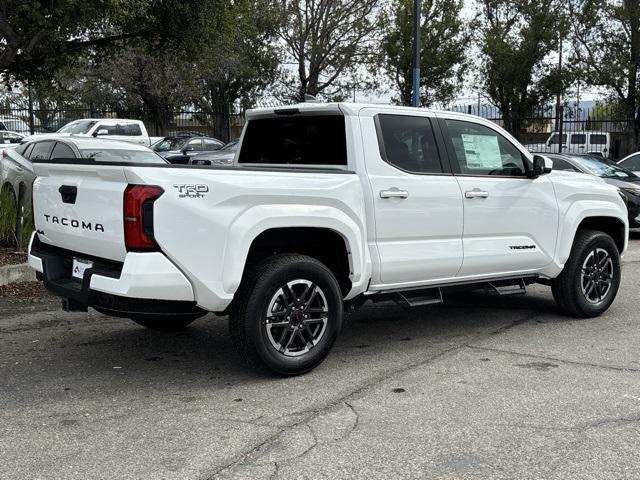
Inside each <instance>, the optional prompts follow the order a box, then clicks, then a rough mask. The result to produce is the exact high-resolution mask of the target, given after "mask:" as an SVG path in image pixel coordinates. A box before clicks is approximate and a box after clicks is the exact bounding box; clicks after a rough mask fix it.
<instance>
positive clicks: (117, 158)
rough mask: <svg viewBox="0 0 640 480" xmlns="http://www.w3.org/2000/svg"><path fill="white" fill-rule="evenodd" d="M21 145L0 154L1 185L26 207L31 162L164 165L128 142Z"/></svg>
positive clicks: (66, 140)
mask: <svg viewBox="0 0 640 480" xmlns="http://www.w3.org/2000/svg"><path fill="white" fill-rule="evenodd" d="M32 138H33V140H31V141H28V142H26V143H23V144H21V145H20V146H18V147H17V148H14V149H5V150H3V151H2V157H1V159H0V166H1V170H0V171H1V176H0V179H1V185H2V191H3V192H9V193H10V194H12V195H13V198H14V199H16V200H17V199H18V195H19V193H20V191H21V189H23V191H24V194H25V205H30V199H31V186H32V184H33V181H34V180H35V174H34V173H33V167H32V164H31V162H32V161H33V160H34V159H39V160H59V159H70V160H73V159H78V158H91V159H93V160H95V161H96V162H101V161H102V162H106V161H109V162H121V163H167V162H166V161H165V160H164V159H163V158H161V157H160V156H159V155H157V154H156V153H155V152H153V151H152V150H151V149H150V148H148V147H145V146H142V145H136V144H133V143H129V142H121V141H116V140H107V139H99V138H92V137H90V138H86V137H65V138H58V139H53V138H46V137H45V138H43V139H42V140H38V139H37V137H32Z"/></svg>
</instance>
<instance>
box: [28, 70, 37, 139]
mask: <svg viewBox="0 0 640 480" xmlns="http://www.w3.org/2000/svg"><path fill="white" fill-rule="evenodd" d="M27 93H28V95H29V98H28V100H29V134H30V135H33V134H34V133H35V128H34V125H33V124H34V122H33V93H32V92H31V81H29V82H27Z"/></svg>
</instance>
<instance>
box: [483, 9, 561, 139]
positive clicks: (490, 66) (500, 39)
mask: <svg viewBox="0 0 640 480" xmlns="http://www.w3.org/2000/svg"><path fill="white" fill-rule="evenodd" d="M480 21H481V26H480V29H479V42H480V50H481V52H482V57H483V58H482V63H481V66H480V74H481V77H482V81H483V87H484V90H485V93H486V94H487V96H488V97H489V99H490V100H491V101H492V103H494V104H495V105H496V106H497V107H498V108H500V110H501V112H502V115H503V118H504V120H505V126H506V127H507V129H508V130H510V131H511V132H512V133H513V134H514V135H516V136H517V135H518V134H519V131H520V128H521V120H520V119H522V118H524V117H525V116H526V115H527V114H529V113H530V112H531V110H532V109H533V108H534V107H536V106H539V105H543V104H544V103H545V102H547V101H548V100H549V99H550V98H551V97H552V96H553V95H555V94H557V93H559V92H561V91H563V90H564V89H565V88H566V85H567V75H568V72H566V71H565V72H563V73H560V72H559V71H558V69H557V67H556V65H554V64H552V63H550V62H549V61H548V59H547V57H548V56H549V55H550V54H553V53H554V52H557V51H558V46H559V42H560V38H561V37H562V36H563V34H564V31H565V29H566V17H565V15H564V14H563V2H562V1H561V0H481V19H480ZM555 54H556V55H557V53H555Z"/></svg>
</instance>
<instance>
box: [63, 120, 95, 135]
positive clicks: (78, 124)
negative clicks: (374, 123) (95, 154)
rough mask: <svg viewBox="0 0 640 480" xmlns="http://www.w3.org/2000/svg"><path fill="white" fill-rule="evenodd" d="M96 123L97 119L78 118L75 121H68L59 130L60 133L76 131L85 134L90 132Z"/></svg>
mask: <svg viewBox="0 0 640 480" xmlns="http://www.w3.org/2000/svg"><path fill="white" fill-rule="evenodd" d="M96 123H98V122H96V121H95V120H76V121H75V122H71V123H67V124H66V125H65V126H64V127H62V128H61V129H60V130H58V133H75V134H83V133H88V132H89V130H91V127H93V126H94V125H95V124H96Z"/></svg>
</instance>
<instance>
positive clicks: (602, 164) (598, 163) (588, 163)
mask: <svg viewBox="0 0 640 480" xmlns="http://www.w3.org/2000/svg"><path fill="white" fill-rule="evenodd" d="M571 158H572V159H573V160H574V161H576V162H578V163H579V164H580V165H581V166H582V167H584V168H585V169H586V170H587V171H589V173H592V174H593V175H596V176H598V177H602V178H625V179H629V178H638V176H637V175H635V174H634V173H633V172H632V171H631V170H627V169H626V168H624V167H621V166H620V165H618V164H617V163H614V162H612V161H611V160H608V159H606V158H602V157H591V156H583V157H571Z"/></svg>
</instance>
